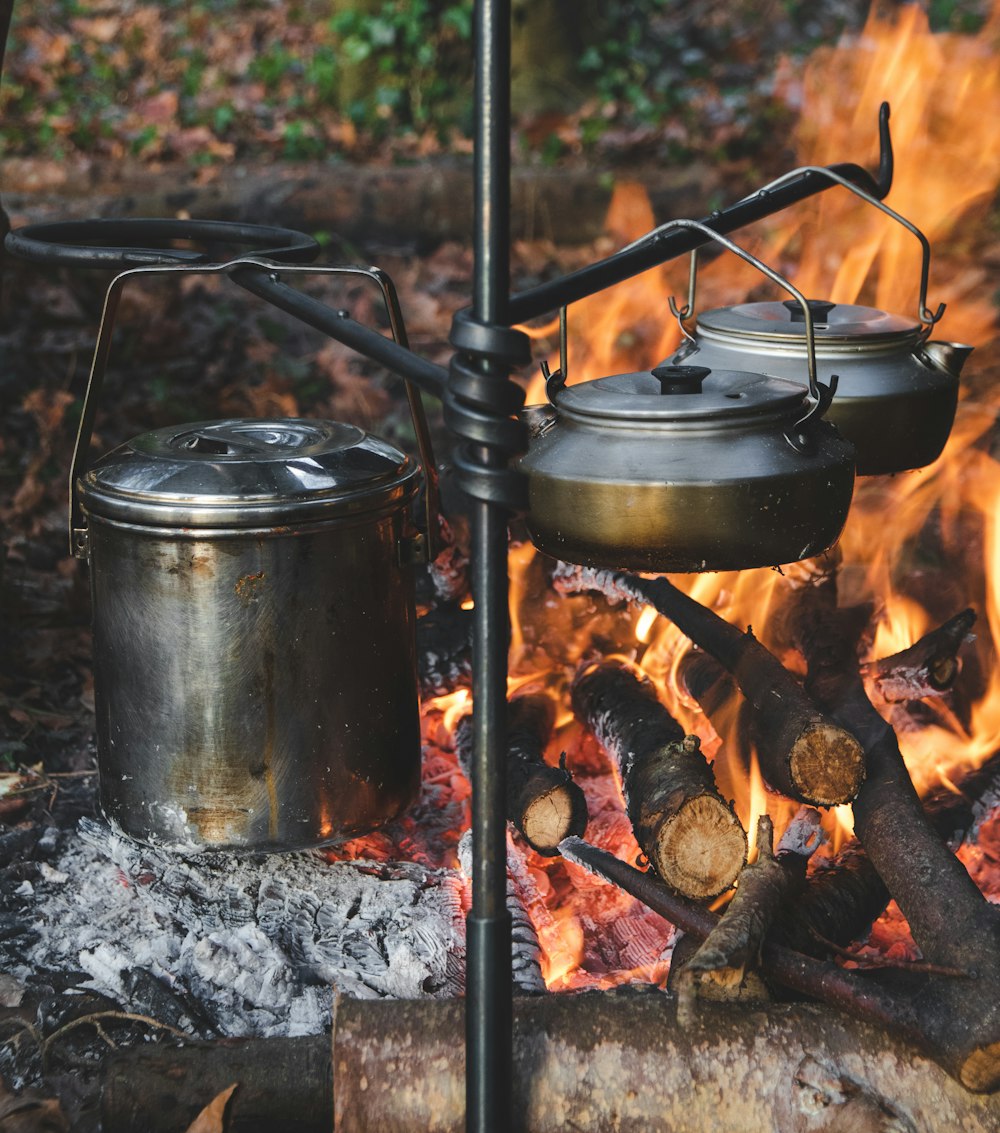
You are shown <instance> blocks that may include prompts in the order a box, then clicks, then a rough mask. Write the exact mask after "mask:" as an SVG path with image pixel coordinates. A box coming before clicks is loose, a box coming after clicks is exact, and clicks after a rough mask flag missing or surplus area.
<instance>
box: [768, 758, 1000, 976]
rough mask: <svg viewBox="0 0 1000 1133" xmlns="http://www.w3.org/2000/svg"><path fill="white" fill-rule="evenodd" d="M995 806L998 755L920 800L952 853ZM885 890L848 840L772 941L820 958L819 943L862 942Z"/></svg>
mask: <svg viewBox="0 0 1000 1133" xmlns="http://www.w3.org/2000/svg"><path fill="white" fill-rule="evenodd" d="M998 806H1000V752H995V753H994V754H993V755H992V756H990V758H989V759H988V760H986V762H985V763H984V764H983V765H982V766H981V767H978V768H975V769H974V770H970V771H966V772H965V773H964V774H963V775H961V776H960V777H958V778H957V782H956V783H955V785H954V788H948V787H940V788H938V789H936V790H934V791H932V792H930V793H929V794H928V795H927V796H926V797H925V798H924V799H923V808H924V814H926V816H927V818H928V821H929V822H930V824H931V826H933V828H934V829H935V830H936V831H937V833H938V835H939V836H940V837H941V838H943V839H944V841H945V842H946V843H947V844H948V846H949V847H950V848H951V849H952V850H957V849H958V847H959V846H961V845H962V844H963V843H964V842H965V841H966V840H967V839H968V838H970V837H972V836H974V834H975V830H976V827H977V826H978V824H979V823H980V822H981V821H982V820H983V819H984V818H985V817H987V816H988V815H990V814H992V813H993V811H994V810H996V809H997V807H998ZM888 903H889V890H888V889H887V888H886V885H885V882H884V881H883V880H882V878H881V877H880V876H879V874H878V871H877V870H876V869H875V866H874V865H873V864H872V862H871V859H870V858H869V857H868V854H867V853H866V852H865V849H864V847H863V846H862V845H861V843H860V842H859V841H858V840H857V839H856V838H851V839H849V840H848V841H847V842H846V843H845V844H844V845H843V846H842V847H841V849H840V851H839V852H838V853H837V855H836V856H835V857H834V858H833V860H832V861H831V862H830V864H829V865H826V866H821V867H820V868H819V869H816V870H815V871H814V872H813V873H812V875H811V876H810V877H809V879H808V881H807V882H806V886H805V889H804V890H803V892H802V893H801V894H800V895H799V897H798V899H797V900H796V902H795V904H794V905H793V906H789V907H785V908H783V909H782V910H781V912H780V913H779V915H778V919H777V922H776V926H775V930H776V931H775V934H774V939H776V940H780V941H781V942H782V943H783V944H787V945H789V946H790V947H792V948H797V949H798V950H799V951H801V952H807V953H810V954H811V955H825V953H826V948H825V947H824V944H823V941H830V942H832V943H833V944H836V945H841V946H843V945H846V944H849V943H850V942H851V941H852V940H858V939H861V938H862V937H864V935H865V934H866V933H867V932H868V930H869V928H871V925H872V923H873V922H874V921H875V919H876V917H878V916H879V915H880V914H881V913H882V911H883V910H884V909H885V907H886V905H887V904H888Z"/></svg>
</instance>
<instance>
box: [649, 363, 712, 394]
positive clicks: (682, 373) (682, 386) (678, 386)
mask: <svg viewBox="0 0 1000 1133" xmlns="http://www.w3.org/2000/svg"><path fill="white" fill-rule="evenodd" d="M711 372H712V371H711V370H710V369H709V368H708V366H657V367H655V369H654V370H653V371H652V374H653V377H654V378H656V380H657V381H658V382H659V383H660V393H701V383H702V382H703V381H704V380H705V379H706V378H707V377H708V375H709V374H710V373H711Z"/></svg>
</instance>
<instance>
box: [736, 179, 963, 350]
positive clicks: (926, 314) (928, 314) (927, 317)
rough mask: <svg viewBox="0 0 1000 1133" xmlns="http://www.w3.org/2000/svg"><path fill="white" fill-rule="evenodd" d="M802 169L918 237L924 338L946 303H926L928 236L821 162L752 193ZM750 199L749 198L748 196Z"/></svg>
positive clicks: (768, 190) (763, 191)
mask: <svg viewBox="0 0 1000 1133" xmlns="http://www.w3.org/2000/svg"><path fill="white" fill-rule="evenodd" d="M804 173H815V174H816V175H817V176H818V177H825V178H826V179H827V180H828V181H833V182H834V183H835V184H837V185H843V186H844V188H845V189H849V190H850V191H851V192H852V193H853V194H854V195H855V196H856V197H860V198H861V200H863V201H867V202H868V204H870V205H874V207H875V208H877V209H879V210H880V211H881V212H884V213H885V214H886V216H891V217H892V219H893V220H895V221H897V222H898V223H899V224H901V225H902V226H903V227H904V228H905V229H906V230H907V231H908V232H912V233H913V235H914V236H915V237H916V238H917V239H918V240H919V241H920V247H921V250H922V257H921V264H920V298H919V300H918V301H917V302H918V307H917V312H918V319H919V321H920V323H921V324H922V327H923V336H924V337H925V338H926V337H927V335H929V334H930V332H931V330H932V328H933V327H934V324H935V323H936V322H938V320H939V319H940V318H941V316H942V315H943V314H944V311H945V304H944V303H939V304H938V309H937V310H936V311H931V309H930V308H929V307H928V306H927V282H928V280H929V278H930V271H931V245H930V241H929V240H928V239H927V237H926V236H925V235H924V234H923V233H922V232H921V231H920V229H919V228H917V226H916V225H915V224H914V223H913V222H912V221H909V220H907V219H906V217H905V216H901V215H900V214H899V213H898V212H896V211H895V209H891V208H889V206H888V205H887V204H886V203H885V202H884V201H880V200H879V199H878V198H877V197H873V196H872V195H871V194H870V193H866V192H865V191H864V189H860V188H858V186H857V185H855V184H854V183H853V182H852V181H848V180H847V178H846V177H841V175H840V174H839V173H837V172H836V171H835V170H833V169H827V168H826V167H825V166H822V165H803V166H800V167H799V168H798V169H793V170H792V171H791V172H790V173H784V174H782V176H781V177H779V178H778V179H777V180H775V181H771V182H770V183H769V184H767V185H765V186H764V187H763V188H762V189H758V190H757V192H756V193H755V194H754V196H757V197H760V196H765V195H767V194H769V193H771V192H772V191H773V190H775V189H779V188H780V187H781V186H782V185H784V184H785V183H786V182H787V181H789V180H790V179H792V178H795V177H801V176H802V175H803V174H804ZM747 199H750V198H747Z"/></svg>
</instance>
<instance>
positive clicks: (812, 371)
mask: <svg viewBox="0 0 1000 1133" xmlns="http://www.w3.org/2000/svg"><path fill="white" fill-rule="evenodd" d="M676 228H691V229H694V230H695V231H696V232H701V233H702V234H703V235H704V236H707V237H708V238H709V239H710V240H714V241H715V243H716V244H721V245H722V246H723V247H724V248H728V249H729V251H730V252H732V253H733V255H735V256H739V258H740V259H741V260H743V261H744V262H745V263H748V264H750V266H751V267H755V268H756V269H757V270H758V271H759V272H761V273H762V274H763V275H766V276H767V278H768V279H770V280H771V281H772V282H773V283H776V284H777V285H778V286H779V287H781V288H783V289H784V290H785V291H787V292H788V294H789V295H791V296H792V298H793V299H795V301H796V302H797V303H798V304H799V306H800V307H801V309H802V321H803V323H804V324H805V331H806V364H807V366H808V371H809V397H810V399H811V402H812V403H811V404H810V406H809V409H808V410H807V412H806V413H805V414H804V415H803V416H802V417H800V418H799V420H798V421H796V422H795V423H794V425H793V426H792V427H791V429H790V430H789V431H788V433H786V434H785V439H786V440H787V441H788V443H789V444H790V445H791V446H792V448H794V449H796V450H797V451H805V450H806V449H808V448H809V441H808V438H807V436H806V427H807V425H808V424H809V422H810V421H812V420H814V419H818V418H820V417H822V416H823V414H824V413H825V412H826V411H827V409H828V408H829V405H830V401H831V399H832V397H833V394H834V393H835V392H836V389H837V377H836V375H831V377H830V384H829V386H825V385H823V384H822V383H821V382H820V381H819V380H818V379H817V377H816V334H815V331H814V329H813V316H812V311H811V309H810V307H809V302H808V300H807V299H806V297H805V296H804V295H803V294H802V292H801V291H799V290H798V288H796V287H793V286H792V284H791V283H789V282H788V280H787V279H785V277H784V276H783V275H780V274H779V273H778V272H776V271H775V270H774V268H772V267H768V265H767V264H765V263H764V262H763V261H762V260H759V259H757V257H756V256H754V255H752V254H751V253H750V252H748V251H747V250H746V248H742V247H740V245H739V244H735V243H734V242H733V241H732V240H730V239H729V237H728V236H723V235H722V233H721V232H716V231H715V229H714V228H711V227H709V225H707V224H704V223H703V222H702V221H700V220H668V221H667V222H666V224H661V225H660V226H659V227H658V228H656V229H654V230H653V232H650V233H649V234H648V235H646V236H643V237H642V242H645V241H647V240H649V238H650V236H659V235H660V234H661V233H664V232H670V231H672V230H673V229H676ZM636 242H637V243H638V242H639V241H636ZM628 247H632V245H631V244H630V245H628ZM628 247H627V248H624V249H622V250H623V251H627V250H628ZM695 274H696V272H695V268H694V265H693V264H692V271H691V281H690V285H691V288H692V294H691V295H690V296H689V298H688V312H687V313H688V314H690V312H691V309H693V307H694V295H693V289H694V278H695ZM674 306H676V304H674ZM678 313H679V314H680V313H681V312H678ZM685 317H686V316H685Z"/></svg>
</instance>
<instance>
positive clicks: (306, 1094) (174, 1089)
mask: <svg viewBox="0 0 1000 1133" xmlns="http://www.w3.org/2000/svg"><path fill="white" fill-rule="evenodd" d="M364 1002H367V1001H364ZM234 1082H235V1083H237V1088H236V1091H235V1093H234V1094H233V1097H232V1100H231V1101H230V1103H229V1113H228V1122H227V1126H226V1128H227V1129H228V1130H230V1131H231V1133H271V1131H272V1130H275V1129H280V1130H282V1131H283V1133H284V1131H286V1130H287V1133H319V1130H323V1131H324V1133H326V1131H328V1130H329V1129H330V1125H331V1121H330V1117H331V1114H332V1112H333V1067H332V1065H331V1061H330V1036H329V1035H317V1036H315V1037H308V1038H291V1039H244V1040H228V1041H222V1042H217V1043H212V1044H207V1043H191V1044H188V1045H185V1046H181V1047H175V1046H157V1047H153V1048H151V1049H150V1048H146V1049H138V1050H134V1051H131V1052H130V1053H129V1054H127V1055H124V1056H123V1057H121V1058H117V1059H113V1060H111V1061H110V1062H109V1063H107V1065H106V1068H105V1070H104V1074H103V1087H102V1091H101V1129H102V1131H103V1133H125V1131H126V1130H128V1131H130V1133H131V1131H134V1130H139V1129H142V1130H146V1131H147V1133H168V1131H169V1133H177V1131H178V1130H182V1129H187V1128H188V1126H189V1125H190V1123H191V1122H192V1121H194V1119H195V1117H197V1115H198V1114H199V1113H200V1112H201V1110H202V1109H203V1108H204V1107H205V1106H206V1105H208V1103H209V1102H210V1101H211V1100H212V1098H214V1097H216V1096H217V1095H218V1094H219V1093H220V1092H221V1091H222V1090H224V1089H226V1087H227V1086H231V1085H232V1084H233V1083H234Z"/></svg>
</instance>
